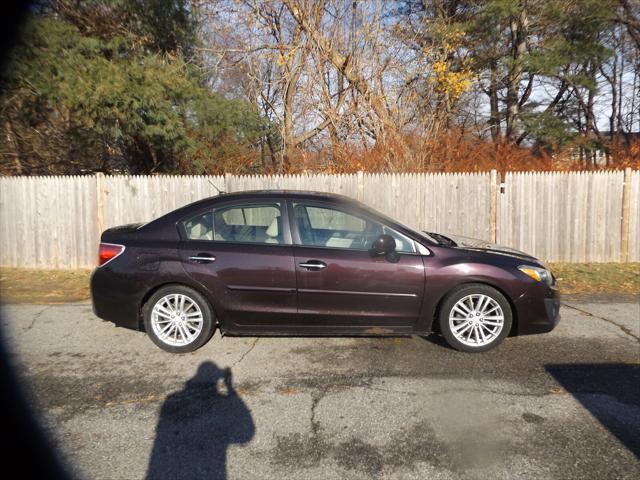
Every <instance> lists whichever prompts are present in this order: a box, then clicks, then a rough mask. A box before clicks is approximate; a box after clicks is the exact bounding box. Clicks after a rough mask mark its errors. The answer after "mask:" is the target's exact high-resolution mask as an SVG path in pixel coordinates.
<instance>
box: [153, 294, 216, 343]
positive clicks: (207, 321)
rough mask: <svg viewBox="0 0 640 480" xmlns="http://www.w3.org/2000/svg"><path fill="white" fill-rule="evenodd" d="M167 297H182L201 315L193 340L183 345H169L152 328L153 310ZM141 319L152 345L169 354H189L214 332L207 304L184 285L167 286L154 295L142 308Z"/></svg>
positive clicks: (213, 324)
mask: <svg viewBox="0 0 640 480" xmlns="http://www.w3.org/2000/svg"><path fill="white" fill-rule="evenodd" d="M167 295H184V296H185V297H187V298H188V299H189V300H191V301H192V302H193V303H195V304H196V305H197V307H198V308H199V309H200V313H201V314H202V328H201V329H200V331H199V333H198V334H197V335H196V337H195V338H193V340H191V341H190V342H189V343H186V344H183V345H171V344H169V343H167V342H165V341H164V340H163V339H162V338H160V337H159V336H158V334H157V333H156V331H155V330H154V328H153V324H152V317H153V308H154V306H155V305H156V303H158V301H159V300H161V299H163V298H164V297H166V296H167ZM142 317H143V319H144V327H145V330H146V332H147V335H148V336H149V338H150V339H151V341H152V342H153V343H155V344H156V345H157V346H158V347H160V348H161V349H163V350H165V351H167V352H170V353H189V352H193V351H195V350H197V349H198V348H200V347H202V346H203V345H204V344H205V343H207V342H208V341H209V340H210V339H211V337H212V336H213V332H214V331H215V319H214V315H213V311H212V309H211V306H210V305H209V302H208V301H207V299H206V298H204V297H203V296H202V295H201V294H200V293H198V292H197V291H195V290H194V289H192V288H189V287H187V286H184V285H167V286H166V287H162V288H161V289H159V290H158V291H157V292H156V293H154V294H153V295H152V296H151V297H150V298H149V300H147V302H146V303H145V304H144V307H143V308H142Z"/></svg>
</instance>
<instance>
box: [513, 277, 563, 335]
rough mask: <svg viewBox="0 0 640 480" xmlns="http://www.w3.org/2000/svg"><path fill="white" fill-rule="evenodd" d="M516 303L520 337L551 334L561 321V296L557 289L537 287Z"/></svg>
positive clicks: (543, 286) (539, 285)
mask: <svg viewBox="0 0 640 480" xmlns="http://www.w3.org/2000/svg"><path fill="white" fill-rule="evenodd" d="M515 303H516V305H515V306H516V315H517V334H518V335H533V334H536V333H546V332H550V331H551V330H553V329H554V328H555V327H556V325H557V324H558V322H559V321H560V295H559V294H558V290H556V289H555V288H549V287H547V286H546V285H542V284H538V285H535V286H534V287H533V288H531V289H530V290H529V291H527V292H525V293H524V294H523V295H522V296H521V297H520V298H519V299H518V300H517V301H516V302H515Z"/></svg>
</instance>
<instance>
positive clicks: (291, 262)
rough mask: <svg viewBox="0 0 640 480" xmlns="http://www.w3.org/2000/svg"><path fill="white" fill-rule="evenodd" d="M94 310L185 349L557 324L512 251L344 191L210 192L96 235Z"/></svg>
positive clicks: (484, 333) (529, 260) (538, 279)
mask: <svg viewBox="0 0 640 480" xmlns="http://www.w3.org/2000/svg"><path fill="white" fill-rule="evenodd" d="M101 242H102V243H101V244H100V266H98V268H97V269H96V270H95V272H94V273H93V277H92V279H91V290H92V296H93V306H94V311H95V313H96V315H98V316H99V317H101V318H103V319H105V320H109V321H112V322H114V323H115V324H117V325H119V326H123V327H129V328H133V329H139V330H142V329H144V330H145V331H146V332H147V334H148V335H149V337H150V338H151V340H153V341H154V342H155V343H156V345H158V346H159V347H160V348H163V349H164V350H167V351H169V352H175V353H182V352H190V351H193V350H195V349H197V348H199V347H201V346H202V345H204V344H205V343H206V342H207V341H208V340H209V339H210V338H211V336H212V334H213V332H214V330H215V328H216V327H218V328H220V330H221V331H222V332H223V333H225V334H238V335H241V334H242V335H261V334H268V335H296V334H302V335H327V334H332V335H406V334H416V335H427V334H429V333H431V332H433V331H436V332H439V333H441V334H442V335H443V336H444V338H445V339H446V340H447V342H448V343H449V344H450V345H451V346H452V347H454V348H456V349H458V350H463V351H465V352H481V351H485V350H489V349H491V348H493V347H495V346H496V345H498V344H499V343H500V342H501V341H502V340H503V339H504V337H506V336H507V335H508V334H509V333H516V334H531V333H542V332H548V331H550V330H552V329H553V328H554V326H555V325H556V323H557V321H558V318H559V317H558V310H559V299H558V295H557V291H556V288H555V280H554V277H553V275H552V274H551V272H550V271H549V270H548V269H547V268H545V266H544V265H543V264H541V263H540V262H539V261H538V260H536V259H535V258H533V257H531V256H528V255H526V254H524V253H522V252H518V251H515V250H509V249H505V248H499V247H497V246H495V245H491V244H486V243H482V242H476V243H475V244H474V243H473V242H469V241H467V240H460V239H455V238H449V237H445V236H443V235H439V234H435V233H420V232H416V231H414V230H411V229H410V228H407V227H405V226H403V225H401V224H399V223H398V222H396V221H394V220H392V219H390V218H387V217H385V216H384V215H382V214H380V213H377V212H375V211H373V210H371V209H369V208H368V207H366V206H364V205H362V204H360V203H358V202H356V201H354V200H351V199H349V198H346V197H342V196H338V195H331V194H325V193H311V192H292V191H256V192H243V193H233V194H224V195H220V196H217V197H213V198H209V199H205V200H201V201H198V202H195V203H192V204H191V205H187V206H186V207H183V208H180V209H178V210H175V211H173V212H171V213H168V214H167V215H164V216H163V217H161V218H159V219H157V220H154V221H152V222H150V223H147V224H144V225H139V224H136V225H125V226H121V227H117V228H112V229H110V230H107V231H105V232H104V233H103V234H102V239H101Z"/></svg>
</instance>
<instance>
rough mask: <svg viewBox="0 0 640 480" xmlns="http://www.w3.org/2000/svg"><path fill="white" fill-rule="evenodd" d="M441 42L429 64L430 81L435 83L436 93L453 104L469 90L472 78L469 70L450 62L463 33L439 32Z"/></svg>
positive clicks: (460, 42)
mask: <svg viewBox="0 0 640 480" xmlns="http://www.w3.org/2000/svg"><path fill="white" fill-rule="evenodd" d="M440 34H441V36H442V42H441V44H440V45H439V47H440V48H439V49H438V50H437V54H436V58H435V60H434V61H433V62H432V63H431V69H432V72H433V76H431V77H430V81H431V82H433V83H435V89H436V91H437V92H438V93H441V94H443V95H446V96H447V97H448V98H449V100H450V101H451V102H452V103H453V102H455V101H456V100H458V99H459V98H460V96H461V95H462V94H463V93H465V92H467V91H469V90H470V89H471V80H472V78H473V76H474V74H473V72H472V71H471V69H469V68H466V67H465V66H464V65H459V64H457V65H455V64H454V63H453V62H452V60H451V59H452V57H453V56H452V53H453V52H454V51H455V50H456V49H458V48H459V47H460V45H461V44H462V40H463V38H464V36H465V33H464V32H463V31H456V32H440Z"/></svg>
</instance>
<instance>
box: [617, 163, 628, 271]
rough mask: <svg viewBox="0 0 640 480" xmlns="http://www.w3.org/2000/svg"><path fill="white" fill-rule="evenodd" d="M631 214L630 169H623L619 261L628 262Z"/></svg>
mask: <svg viewBox="0 0 640 480" xmlns="http://www.w3.org/2000/svg"><path fill="white" fill-rule="evenodd" d="M630 213H631V169H630V168H625V169H624V183H623V184H622V227H621V232H620V233H621V235H620V260H621V261H623V262H628V261H629V216H630Z"/></svg>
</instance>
